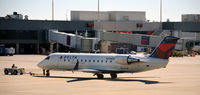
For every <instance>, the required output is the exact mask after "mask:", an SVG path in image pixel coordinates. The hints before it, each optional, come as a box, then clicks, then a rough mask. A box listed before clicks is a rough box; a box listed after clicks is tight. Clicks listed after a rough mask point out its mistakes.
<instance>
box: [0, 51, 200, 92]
mask: <svg viewBox="0 0 200 95" xmlns="http://www.w3.org/2000/svg"><path fill="white" fill-rule="evenodd" d="M45 57H46V56H44V55H14V56H0V95H36V94H37V95H38V94H39V95H200V56H196V57H183V58H182V57H180V58H175V57H174V58H170V59H169V60H170V61H169V64H168V65H167V68H163V69H157V70H152V71H147V72H141V73H133V74H129V73H125V74H118V78H117V79H110V75H105V79H97V78H96V76H93V74H91V73H82V72H74V73H72V72H71V71H50V72H51V76H50V77H43V76H41V75H37V76H30V75H29V74H25V75H4V72H3V70H4V68H5V67H11V66H12V64H15V65H16V66H17V67H18V68H19V67H21V68H25V70H26V72H33V73H37V74H41V73H42V70H41V69H40V68H38V67H37V66H36V64H37V63H38V62H39V61H40V60H42V59H43V58H45Z"/></svg>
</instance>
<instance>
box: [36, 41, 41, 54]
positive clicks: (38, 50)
mask: <svg viewBox="0 0 200 95" xmlns="http://www.w3.org/2000/svg"><path fill="white" fill-rule="evenodd" d="M36 51H37V53H38V54H39V53H41V52H40V44H39V43H37V44H36Z"/></svg>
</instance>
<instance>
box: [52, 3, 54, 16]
mask: <svg viewBox="0 0 200 95" xmlns="http://www.w3.org/2000/svg"><path fill="white" fill-rule="evenodd" d="M52 20H54V1H53V0H52Z"/></svg>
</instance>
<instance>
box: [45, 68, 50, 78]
mask: <svg viewBox="0 0 200 95" xmlns="http://www.w3.org/2000/svg"><path fill="white" fill-rule="evenodd" d="M45 71H46V72H45ZM43 75H44V76H46V77H48V76H50V71H49V70H45V69H43Z"/></svg>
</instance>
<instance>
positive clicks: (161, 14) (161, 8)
mask: <svg viewBox="0 0 200 95" xmlns="http://www.w3.org/2000/svg"><path fill="white" fill-rule="evenodd" d="M160 22H162V0H160Z"/></svg>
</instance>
